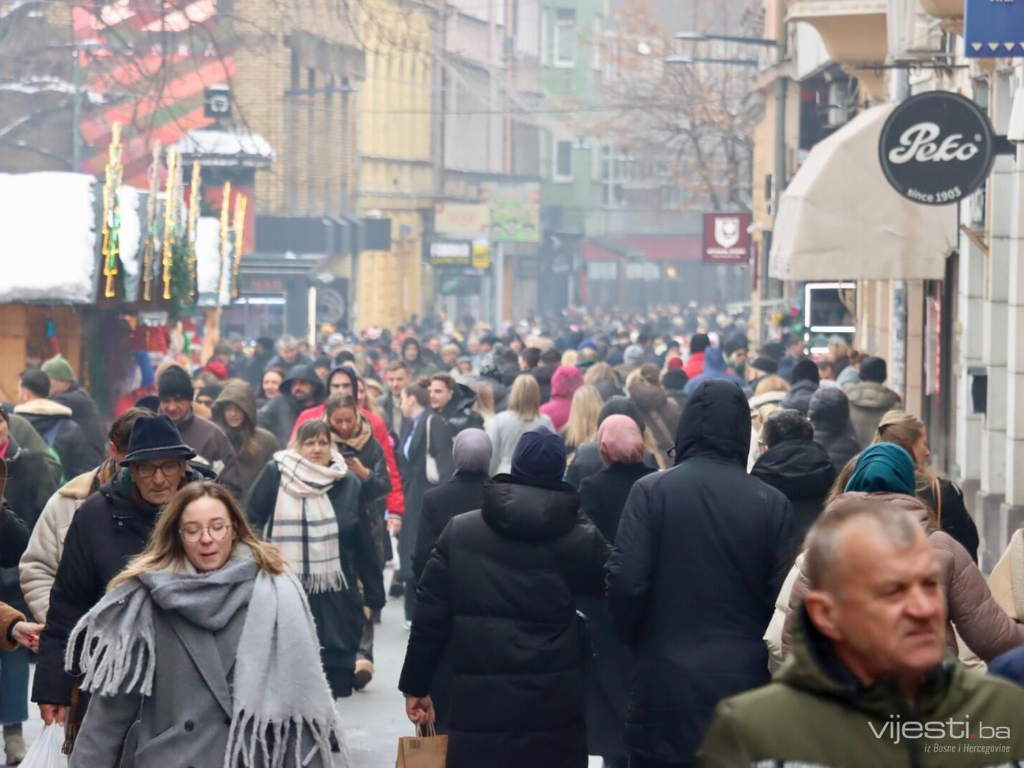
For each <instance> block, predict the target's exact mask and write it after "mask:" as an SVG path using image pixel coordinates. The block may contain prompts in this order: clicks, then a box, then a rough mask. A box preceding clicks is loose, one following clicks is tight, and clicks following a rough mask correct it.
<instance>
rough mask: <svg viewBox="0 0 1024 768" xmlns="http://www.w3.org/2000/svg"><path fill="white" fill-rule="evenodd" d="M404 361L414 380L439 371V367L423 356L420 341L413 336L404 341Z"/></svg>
mask: <svg viewBox="0 0 1024 768" xmlns="http://www.w3.org/2000/svg"><path fill="white" fill-rule="evenodd" d="M402 361H403V362H404V363H405V364H406V366H407V367H408V368H409V373H410V374H411V375H412V378H413V381H416V380H418V379H420V378H421V377H423V376H432V375H433V374H435V373H437V367H436V366H435V365H434V364H433V363H431V362H430V361H429V360H427V359H426V358H425V357H424V356H423V351H422V349H421V348H420V343H419V341H417V340H416V339H414V338H412V337H409V338H407V339H406V340H405V341H403V342H402Z"/></svg>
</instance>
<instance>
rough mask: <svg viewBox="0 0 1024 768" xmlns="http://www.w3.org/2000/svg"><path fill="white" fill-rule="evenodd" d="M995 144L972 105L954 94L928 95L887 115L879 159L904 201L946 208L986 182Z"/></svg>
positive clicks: (983, 118)
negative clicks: (944, 206)
mask: <svg viewBox="0 0 1024 768" xmlns="http://www.w3.org/2000/svg"><path fill="white" fill-rule="evenodd" d="M995 143H996V137H995V133H994V131H993V130H992V124H991V123H990V122H989V119H988V116H987V115H986V114H985V113H984V112H982V111H981V109H979V107H978V105H977V104H975V103H974V102H973V101H971V100H970V99H967V98H964V97H963V96H960V95H959V94H956V93H949V92H946V91H930V92H928V93H921V94H918V95H917V96H912V97H910V98H909V99H907V100H906V101H904V102H902V103H901V104H900V105H899V106H897V107H896V109H895V110H893V113H892V114H891V115H889V119H888V120H886V121H885V125H884V126H883V128H882V135H881V138H880V139H879V142H878V156H879V160H880V161H881V163H882V171H883V172H884V173H885V178H886V179H888V180H889V183H890V184H892V186H893V187H894V188H895V189H896V191H897V192H899V193H900V194H901V195H903V196H904V197H905V198H907V199H908V200H913V201H914V202H917V203H923V204H925V205H949V204H951V203H956V202H959V201H960V200H961V199H963V198H964V197H966V196H967V195H970V194H971V193H972V192H974V191H975V190H976V189H977V188H978V187H980V186H981V185H982V184H984V183H985V179H986V178H987V177H988V174H989V171H991V170H992V163H993V161H994V160H995Z"/></svg>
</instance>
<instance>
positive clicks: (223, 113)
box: [203, 85, 231, 120]
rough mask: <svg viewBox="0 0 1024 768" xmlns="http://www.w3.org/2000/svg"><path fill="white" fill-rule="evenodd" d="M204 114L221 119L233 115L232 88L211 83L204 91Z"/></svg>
mask: <svg viewBox="0 0 1024 768" xmlns="http://www.w3.org/2000/svg"><path fill="white" fill-rule="evenodd" d="M203 115H204V116H205V117H208V118H213V119H215V120H219V119H221V118H228V117H231V88H230V87H229V86H227V85H211V86H210V87H209V88H207V89H206V90H205V91H203Z"/></svg>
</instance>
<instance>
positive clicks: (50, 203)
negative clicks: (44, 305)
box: [0, 172, 98, 303]
mask: <svg viewBox="0 0 1024 768" xmlns="http://www.w3.org/2000/svg"><path fill="white" fill-rule="evenodd" d="M94 185H95V180H94V179H93V177H92V176H88V175H86V174H82V173H57V172H45V173H20V174H9V173H0V200H3V205H0V264H2V265H3V268H2V269H0V302H11V303H17V302H26V301H61V302H74V303H88V302H91V301H93V299H94V294H95V288H94V285H95V283H94V280H95V276H96V267H97V264H98V260H97V257H96V229H95V227H96V214H95V210H94V208H93V200H94V197H93V196H94V194H95V189H94Z"/></svg>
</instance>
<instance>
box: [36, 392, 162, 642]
mask: <svg viewBox="0 0 1024 768" xmlns="http://www.w3.org/2000/svg"><path fill="white" fill-rule="evenodd" d="M155 415H156V414H154V413H153V412H152V411H150V410H148V409H145V408H129V409H128V410H127V411H125V412H124V413H122V414H121V415H120V416H118V417H117V419H115V420H114V423H113V424H111V425H110V430H109V432H108V433H107V439H108V441H109V445H108V451H109V452H110V458H109V459H107V460H106V461H104V462H103V463H102V464H101V465H100V466H99V467H97V468H96V469H94V470H93V471H91V472H86V473H85V474H84V475H79V476H78V477H76V478H75V479H73V480H71V481H70V482H68V483H67V484H65V485H64V486H63V487H61V488H60V489H59V490H58V491H57V492H56V493H54V494H53V495H52V496H50V498H49V499H48V500H47V502H46V506H45V507H43V511H42V514H40V516H39V520H38V521H37V522H36V524H35V527H34V529H33V530H32V536H31V538H30V539H29V542H28V548H27V549H26V550H25V554H24V556H23V557H22V558H21V566H20V569H19V570H20V581H21V589H22V591H23V592H24V594H25V602H26V603H28V607H29V609H30V610H31V612H32V616H33V617H35V620H36V621H38V622H39V623H40V624H45V623H46V616H47V613H48V612H49V610H50V590H51V589H52V588H53V582H54V580H55V579H56V578H57V568H58V566H59V565H60V561H61V556H62V555H63V554H64V537H65V536H66V535H67V531H68V528H69V527H70V526H71V521H72V520H73V519H74V517H75V513H76V512H78V510H79V509H80V508H81V507H82V505H83V504H84V503H85V500H86V499H88V498H89V497H90V496H92V495H93V494H94V493H96V492H97V491H98V490H99V489H100V488H102V487H103V486H104V485H106V484H107V483H109V482H110V481H111V480H113V479H114V476H115V475H116V474H117V473H119V472H120V471H121V462H122V461H124V458H125V456H127V455H128V442H129V440H130V439H131V435H132V428H133V427H134V426H135V421H136V420H137V419H138V418H139V417H140V416H149V417H152V416H155Z"/></svg>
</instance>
